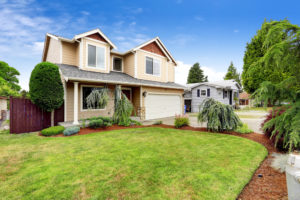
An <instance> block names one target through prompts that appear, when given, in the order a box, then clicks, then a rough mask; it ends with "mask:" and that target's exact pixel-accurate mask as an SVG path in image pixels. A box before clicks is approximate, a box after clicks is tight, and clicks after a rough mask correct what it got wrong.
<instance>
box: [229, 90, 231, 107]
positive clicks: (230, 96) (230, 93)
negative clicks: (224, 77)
mask: <svg viewBox="0 0 300 200" xmlns="http://www.w3.org/2000/svg"><path fill="white" fill-rule="evenodd" d="M229 104H230V105H232V90H230V91H229Z"/></svg>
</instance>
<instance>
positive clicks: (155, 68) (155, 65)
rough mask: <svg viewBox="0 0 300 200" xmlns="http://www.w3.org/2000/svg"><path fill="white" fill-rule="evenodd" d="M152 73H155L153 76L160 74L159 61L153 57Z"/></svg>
mask: <svg viewBox="0 0 300 200" xmlns="http://www.w3.org/2000/svg"><path fill="white" fill-rule="evenodd" d="M153 75H155V76H159V75H160V62H159V60H155V59H153Z"/></svg>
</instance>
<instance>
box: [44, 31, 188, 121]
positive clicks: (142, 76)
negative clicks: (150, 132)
mask: <svg viewBox="0 0 300 200" xmlns="http://www.w3.org/2000/svg"><path fill="white" fill-rule="evenodd" d="M115 49H116V46H115V45H114V44H113V43H112V42H111V41H110V40H109V39H108V38H107V37H106V36H105V35H104V34H103V33H102V32H101V31H100V30H99V29H95V30H92V31H89V32H86V33H82V34H79V35H75V36H74V38H72V39H67V38H63V37H59V36H56V35H53V34H49V33H48V34H46V38H45V43H44V51H43V56H42V61H48V62H52V63H55V64H57V65H58V66H59V68H60V72H61V77H62V81H63V85H64V91H65V92H64V119H65V121H73V123H74V124H77V123H78V120H80V119H83V118H88V117H93V116H99V115H102V116H112V115H113V112H114V89H115V86H116V85H121V88H122V91H123V93H124V94H125V95H126V96H127V97H128V99H129V100H130V101H131V102H132V104H133V106H134V109H135V113H136V115H138V116H139V117H141V119H146V120H148V119H155V118H163V117H170V116H174V115H175V114H182V113H183V109H184V100H183V93H184V88H185V87H184V86H182V85H179V84H176V83H174V78H175V67H176V65H177V63H176V61H175V59H174V58H173V57H172V55H171V54H170V52H169V51H168V50H167V48H166V47H165V46H164V44H163V43H162V41H161V40H160V39H159V38H158V37H156V38H154V39H152V40H150V41H147V42H145V43H143V44H141V45H139V46H137V47H135V48H133V49H130V50H129V51H127V52H125V53H120V52H117V51H116V50H115ZM103 87H107V88H108V89H109V96H110V99H109V102H108V105H107V106H106V107H105V108H101V109H88V108H87V103H86V97H87V96H88V95H89V94H90V93H91V91H92V90H94V89H101V88H103Z"/></svg>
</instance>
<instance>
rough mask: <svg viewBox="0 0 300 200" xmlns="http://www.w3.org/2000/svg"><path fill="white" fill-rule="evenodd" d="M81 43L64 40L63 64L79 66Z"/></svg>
mask: <svg viewBox="0 0 300 200" xmlns="http://www.w3.org/2000/svg"><path fill="white" fill-rule="evenodd" d="M78 49H79V45H78V43H77V42H75V43H69V42H62V64H67V65H75V66H79V50H78Z"/></svg>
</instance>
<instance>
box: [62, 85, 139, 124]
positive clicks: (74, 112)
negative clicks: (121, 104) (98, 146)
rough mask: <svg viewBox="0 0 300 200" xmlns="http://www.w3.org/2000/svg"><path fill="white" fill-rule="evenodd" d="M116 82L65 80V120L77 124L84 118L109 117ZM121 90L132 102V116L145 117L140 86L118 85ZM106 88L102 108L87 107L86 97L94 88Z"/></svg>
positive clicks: (112, 110)
mask: <svg viewBox="0 0 300 200" xmlns="http://www.w3.org/2000/svg"><path fill="white" fill-rule="evenodd" d="M116 86H117V85H116V84H108V83H89V82H79V81H69V82H65V84H64V88H65V97H64V99H65V105H64V106H65V108H64V110H65V119H64V121H65V122H72V123H73V124H79V121H80V120H82V119H86V118H91V117H97V116H100V115H101V116H107V117H111V116H113V113H114V101H115V88H116ZM120 86H121V90H122V92H123V93H124V94H125V95H126V97H127V98H128V99H129V100H130V101H131V103H132V104H133V108H134V109H133V112H132V116H133V117H138V118H139V119H144V118H145V109H144V108H143V107H142V97H141V96H142V86H136V85H128V84H127V85H126V84H124V85H120ZM101 88H107V89H108V95H109V100H108V103H107V105H106V106H105V107H103V108H97V109H96V108H95V109H93V108H92V109H91V108H87V105H86V97H87V96H88V95H89V94H90V92H91V91H92V90H94V89H101Z"/></svg>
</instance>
